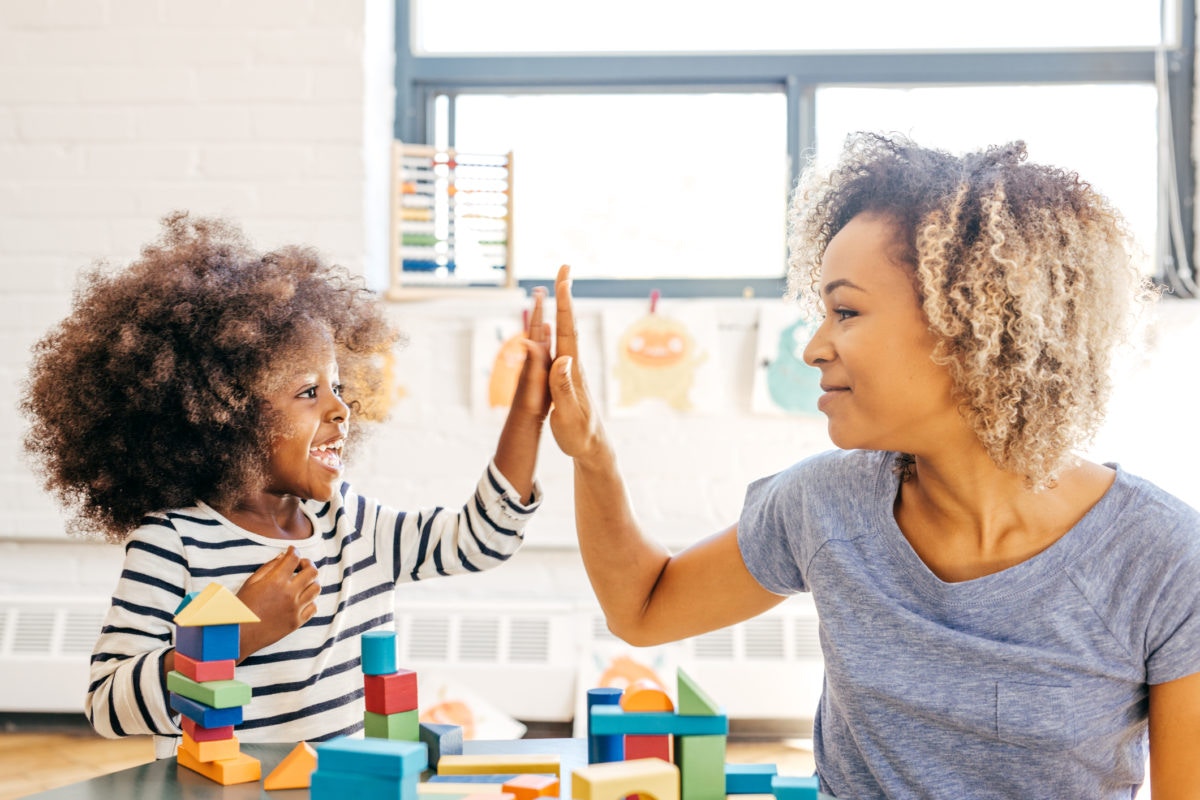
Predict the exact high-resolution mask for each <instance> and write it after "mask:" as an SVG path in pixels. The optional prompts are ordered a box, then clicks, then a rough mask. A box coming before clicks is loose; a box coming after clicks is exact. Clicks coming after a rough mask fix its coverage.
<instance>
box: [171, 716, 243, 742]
mask: <svg viewBox="0 0 1200 800" xmlns="http://www.w3.org/2000/svg"><path fill="white" fill-rule="evenodd" d="M180 724H181V725H182V726H183V732H184V733H186V734H187V735H188V736H190V737H192V739H194V740H195V741H197V742H217V741H220V740H222V739H232V738H233V726H232V725H223V726H221V727H220V728H203V727H201V726H199V725H197V724H196V723H195V722H192V721H191V720H190V719H188V718H187V716H186V715H185V716H184V717H183V719H182V721H181V723H180Z"/></svg>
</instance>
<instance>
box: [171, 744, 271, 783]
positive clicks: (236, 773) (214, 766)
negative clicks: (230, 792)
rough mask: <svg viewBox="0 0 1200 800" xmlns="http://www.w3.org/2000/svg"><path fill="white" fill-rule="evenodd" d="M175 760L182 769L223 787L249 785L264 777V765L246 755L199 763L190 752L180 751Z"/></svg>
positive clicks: (239, 754)
mask: <svg viewBox="0 0 1200 800" xmlns="http://www.w3.org/2000/svg"><path fill="white" fill-rule="evenodd" d="M175 760H176V761H178V762H179V765H180V766H181V767H187V768H188V769H190V770H191V771H192V772H198V773H200V774H201V775H203V776H204V777H206V778H208V779H209V780H210V781H215V782H217V783H219V784H221V785H222V786H232V785H233V784H235V783H249V782H250V781H256V780H258V779H259V778H261V777H262V764H261V763H259V760H258V759H257V758H254V757H253V756H248V755H246V754H245V753H238V754H237V758H227V759H223V760H221V761H197V760H196V759H195V757H194V756H192V755H191V754H190V753H189V752H188V751H186V750H179V751H176V754H175Z"/></svg>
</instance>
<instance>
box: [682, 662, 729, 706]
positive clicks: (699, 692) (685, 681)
mask: <svg viewBox="0 0 1200 800" xmlns="http://www.w3.org/2000/svg"><path fill="white" fill-rule="evenodd" d="M675 679H676V682H677V687H676V697H677V698H678V700H679V704H678V705H677V706H676V708H675V713H677V714H685V715H688V716H693V717H716V716H720V714H721V708H720V706H718V705H717V704H716V703H715V702H713V699H712V698H711V697H709V696H708V695H707V694H706V693H705V691H704V690H703V689H701V688H700V685H699V684H698V683H696V682H695V681H694V680H692V677H691V676H690V675H688V674H687V673H686V672H684V671H683V670H682V669H676V670H675Z"/></svg>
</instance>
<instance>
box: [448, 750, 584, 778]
mask: <svg viewBox="0 0 1200 800" xmlns="http://www.w3.org/2000/svg"><path fill="white" fill-rule="evenodd" d="M560 769H561V767H560V766H559V759H558V756H556V755H547V754H539V753H528V754H522V755H517V754H513V753H495V754H490V753H489V754H482V753H475V754H473V755H469V756H468V755H447V756H442V757H441V758H439V759H438V763H437V771H438V775H523V774H526V773H534V772H549V773H553V774H554V775H556V776H559V777H561V772H560Z"/></svg>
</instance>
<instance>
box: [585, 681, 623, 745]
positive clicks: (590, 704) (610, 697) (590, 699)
mask: <svg viewBox="0 0 1200 800" xmlns="http://www.w3.org/2000/svg"><path fill="white" fill-rule="evenodd" d="M620 703H621V690H620V689H614V688H610V687H601V688H598V689H588V693H587V710H588V719H587V731H588V763H589V764H608V763H610V762H613V761H624V760H625V737H624V736H622V735H620V734H609V735H606V736H597V735H596V734H595V733H594V732H593V731H592V709H594V708H600V707H610V706H611V707H614V708H618V707H620Z"/></svg>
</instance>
